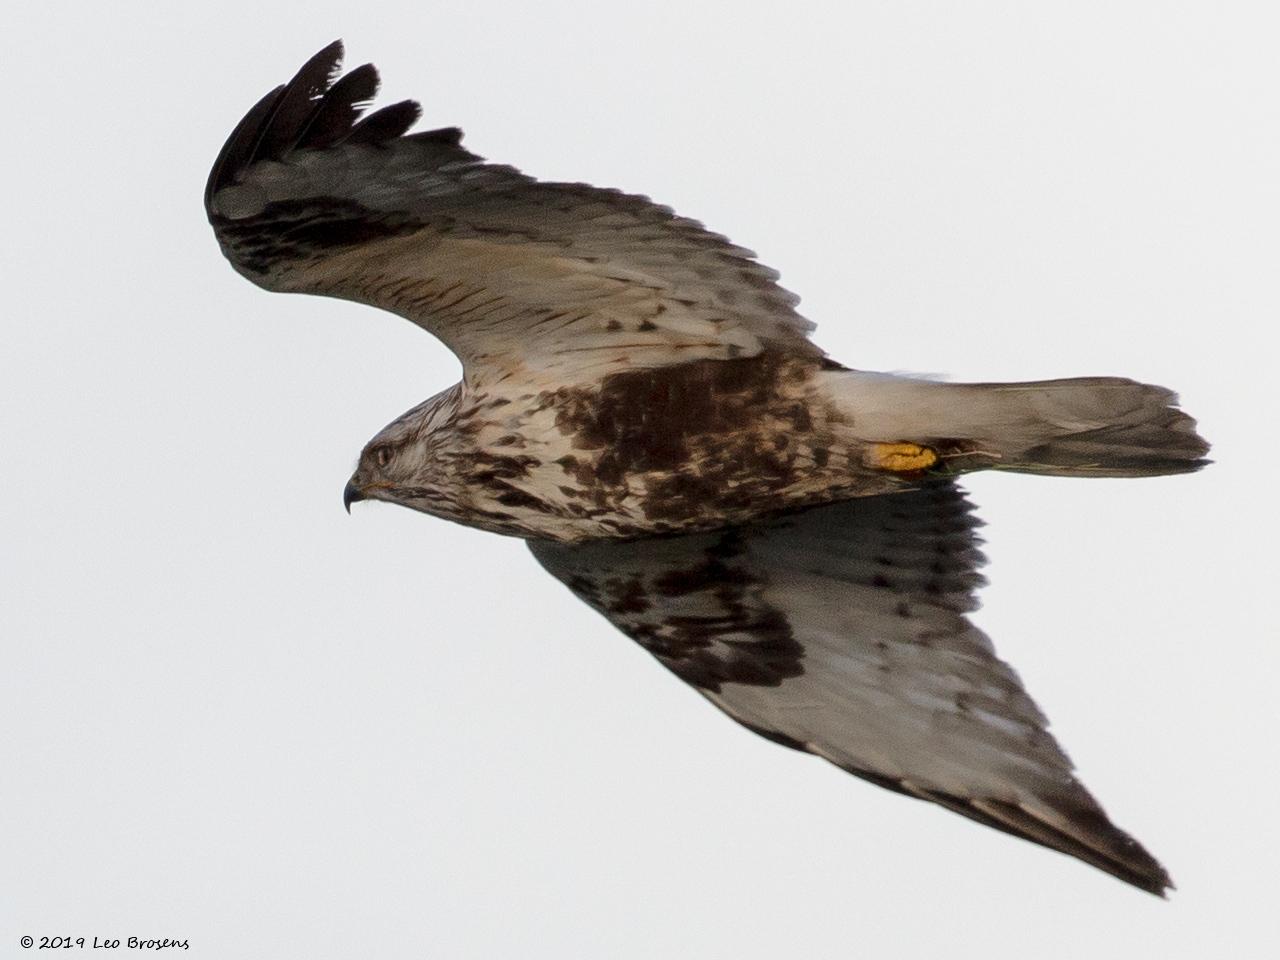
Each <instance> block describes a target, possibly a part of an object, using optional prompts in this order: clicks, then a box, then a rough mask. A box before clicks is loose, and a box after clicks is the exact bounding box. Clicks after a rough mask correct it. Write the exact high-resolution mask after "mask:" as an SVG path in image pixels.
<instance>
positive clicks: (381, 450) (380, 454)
mask: <svg viewBox="0 0 1280 960" xmlns="http://www.w3.org/2000/svg"><path fill="white" fill-rule="evenodd" d="M373 460H374V462H375V463H376V464H377V465H378V466H380V467H385V466H386V465H387V464H388V463H390V462H391V448H390V447H376V448H375V449H374V451H373Z"/></svg>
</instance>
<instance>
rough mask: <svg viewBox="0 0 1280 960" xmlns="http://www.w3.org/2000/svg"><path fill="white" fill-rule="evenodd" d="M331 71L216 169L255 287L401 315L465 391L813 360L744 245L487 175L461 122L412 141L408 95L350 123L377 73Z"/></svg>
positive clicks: (274, 95)
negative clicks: (521, 371)
mask: <svg viewBox="0 0 1280 960" xmlns="http://www.w3.org/2000/svg"><path fill="white" fill-rule="evenodd" d="M341 57H342V45H341V43H340V42H335V43H333V44H331V45H329V46H328V47H326V48H325V49H324V50H321V51H320V52H319V53H318V54H316V55H315V56H314V57H312V58H311V60H310V61H308V62H307V64H306V65H305V66H303V68H302V69H301V70H300V71H299V72H298V74H297V76H295V77H294V78H293V80H292V81H290V82H289V83H288V84H286V85H284V86H280V87H277V88H276V89H275V90H273V91H271V93H269V94H267V95H266V96H265V97H264V98H263V99H262V100H261V101H259V102H258V104H257V105H256V106H255V107H254V108H253V109H252V110H250V111H249V113H248V114H247V115H246V116H245V118H244V119H243V120H242V121H241V122H240V124H239V126H237V127H236V129H235V131H234V132H233V133H232V134H231V137H230V139H228V140H227V143H226V145H225V146H224V147H223V148H222V152H221V153H220V154H219V156H218V159H217V161H216V162H215V163H214V166H213V170H212V171H211V173H210V175H209V182H208V187H207V188H206V191H205V206H206V208H207V210H208V214H209V220H210V222H211V223H212V224H213V227H214V231H215V232H216V234H217V236H218V242H219V243H220V244H221V245H222V249H223V252H224V253H225V254H226V255H227V258H228V259H229V260H230V261H231V263H232V265H233V266H234V267H235V268H236V269H237V270H238V271H239V272H240V273H242V274H244V275H245V276H246V277H248V278H249V279H250V280H252V281H253V282H254V283H257V284H259V285H260V286H263V287H265V288H267V289H269V290H282V291H292V292H301V293H316V294H325V295H329V296H335V297H342V298H345V299H349V300H357V301H360V302H362V303H369V304H372V305H374V306H377V307H382V308H383V309H386V310H391V311H393V312H395V313H398V314H401V315H402V316H404V317H407V318H408V319H410V320H412V321H413V322H414V323H417V324H419V325H420V326H422V327H424V328H426V329H427V330H429V331H431V332H432V333H434V334H435V335H436V336H438V337H439V338H440V339H441V340H443V341H444V342H445V343H446V344H448V345H449V347H450V348H451V349H453V351H454V352H455V353H457V354H458V355H459V357H460V358H461V359H462V361H463V363H464V365H465V367H466V368H467V373H468V376H469V377H473V378H484V377H488V376H494V377H498V376H503V375H506V374H509V373H510V372H511V371H512V369H513V368H518V367H526V368H529V369H531V370H535V371H545V370H553V371H555V373H556V375H557V376H558V377H560V378H561V379H563V380H569V381H573V380H581V379H587V378H594V377H595V376H596V375H598V374H599V372H600V370H602V369H617V368H618V367H619V366H621V367H626V366H634V367H654V366H663V365H666V364H670V363H681V362H685V361H688V360H698V359H707V358H713V359H725V358H730V357H738V356H753V355H755V354H757V353H760V352H761V351H762V350H764V349H766V348H769V347H772V348H774V349H783V350H787V351H791V352H795V353H801V354H804V355H807V356H812V357H814V358H817V357H820V356H821V352H820V351H819V350H818V348H817V347H815V346H814V345H813V344H811V343H810V342H809V341H808V340H807V339H806V336H807V333H808V331H809V330H810V329H811V327H812V325H811V324H810V323H809V322H808V321H806V320H804V319H803V318H801V317H800V316H799V314H797V313H796V312H795V309H794V308H795V304H796V302H797V299H796V297H794V296H793V295H792V294H790V293H788V292H786V291H785V290H783V289H782V288H781V287H779V286H777V284H776V283H775V282H774V281H775V280H776V279H777V274H776V273H775V272H774V271H772V270H770V269H769V268H767V267H765V266H762V265H761V264H759V263H757V262H756V261H755V260H754V259H753V258H754V254H752V253H751V251H749V250H744V249H743V248H741V247H736V246H734V245H732V244H731V243H729V242H728V241H727V240H726V239H725V238H724V237H722V236H719V235H717V234H714V233H710V232H708V231H707V230H705V229H704V228H703V227H702V225H701V224H699V223H697V222H696V221H694V220H689V219H687V218H685V217H679V216H676V215H675V214H674V213H673V212H672V211H671V209H670V208H668V207H663V206H659V205H657V204H655V203H652V202H650V201H649V200H648V199H647V198H645V197H639V196H633V195H629V194H625V193H621V192H619V191H617V190H602V189H599V188H597V187H592V186H589V185H587V184H582V183H540V182H538V181H537V180H534V179H533V178H531V177H527V176H525V175H524V174H522V173H520V172H519V171H517V170H515V169H513V168H512V167H508V166H500V165H497V164H491V163H486V162H485V161H484V160H482V159H481V158H480V157H477V156H476V155H475V154H473V153H470V152H468V151H467V150H466V149H464V148H463V147H462V146H461V139H462V131H460V130H458V129H456V128H448V129H440V130H429V131H426V132H423V133H415V134H408V133H406V131H407V130H408V129H409V127H410V126H412V125H413V123H414V122H415V121H416V120H417V118H418V115H419V112H420V111H419V107H418V105H417V104H416V103H413V102H412V101H404V102H402V103H397V104H393V105H391V106H388V107H384V108H382V109H381V110H378V111H377V112H375V113H372V114H370V115H369V116H367V117H365V118H364V119H363V120H357V118H358V117H359V116H360V113H361V111H362V108H363V106H364V105H365V104H366V103H367V102H368V101H369V100H371V99H372V97H373V95H374V93H375V91H376V90H377V86H378V75H377V72H376V71H375V70H374V68H373V67H372V66H371V65H368V64H366V65H364V66H362V67H358V68H356V69H355V70H353V71H351V72H350V73H348V74H347V75H346V76H344V77H342V78H341V79H338V80H336V82H335V77H336V76H337V73H338V68H339V64H340V61H341Z"/></svg>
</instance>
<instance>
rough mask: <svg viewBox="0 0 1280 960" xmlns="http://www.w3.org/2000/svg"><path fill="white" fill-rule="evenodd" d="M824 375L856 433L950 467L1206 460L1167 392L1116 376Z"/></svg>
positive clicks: (1102, 468)
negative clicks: (982, 379) (945, 378)
mask: <svg viewBox="0 0 1280 960" xmlns="http://www.w3.org/2000/svg"><path fill="white" fill-rule="evenodd" d="M825 376H827V377H829V378H830V379H829V380H828V381H827V387H828V389H829V395H830V397H831V399H832V400H833V402H834V403H835V404H836V407H837V409H839V410H841V411H842V412H844V413H845V414H846V416H847V417H848V418H849V419H850V420H851V421H852V425H853V429H854V431H855V432H856V434H857V436H858V437H859V439H863V440H871V441H876V442H886V443H894V442H904V441H906V442H912V443H918V444H921V445H922V446H928V447H931V448H933V449H934V450H936V451H937V452H938V453H939V454H940V456H941V457H942V458H943V460H944V462H945V463H946V464H947V465H948V466H950V467H951V468H953V469H956V470H971V469H980V468H993V469H998V470H1011V471H1016V472H1018V473H1039V474H1047V475H1050V476H1060V477H1155V476H1162V475H1164V474H1171V473H1190V472H1192V471H1193V470H1199V469H1200V468H1201V467H1203V466H1204V465H1205V464H1206V463H1208V462H1209V461H1207V460H1206V459H1204V456H1205V454H1206V453H1208V452H1209V445H1208V444H1207V443H1206V442H1205V441H1204V440H1203V439H1201V438H1200V436H1199V435H1198V434H1197V433H1196V422H1195V420H1193V419H1192V418H1191V417H1190V416H1188V415H1187V414H1185V413H1183V412H1182V411H1181V410H1179V409H1178V406H1177V403H1178V398H1177V395H1176V394H1174V393H1173V391H1171V390H1167V389H1165V388H1164V387H1156V386H1151V385H1149V384H1145V383H1137V382H1135V381H1133V380H1126V379H1123V378H1121V377H1081V378H1077V379H1071V380H1040V381H1034V382H1028V383H941V382H936V381H932V380H915V379H911V378H908V377H898V376H892V375H889V374H873V373H862V372H860V371H852V370H851V371H833V372H831V373H828V374H825Z"/></svg>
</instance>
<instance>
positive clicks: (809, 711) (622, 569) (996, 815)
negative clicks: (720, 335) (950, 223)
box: [530, 483, 1171, 893]
mask: <svg viewBox="0 0 1280 960" xmlns="http://www.w3.org/2000/svg"><path fill="white" fill-rule="evenodd" d="M969 514H970V507H969V504H968V503H967V501H966V500H965V499H964V497H963V495H962V494H961V493H960V492H959V491H958V490H957V489H956V488H955V487H954V486H952V485H951V484H949V483H944V484H938V485H934V486H930V487H926V488H923V489H919V490H914V491H909V492H904V493H899V494H891V495H888V496H880V497H864V498H860V499H856V500H852V501H848V502H845V503H839V504H834V505H830V506H822V507H817V508H814V509H811V510H807V511H804V512H800V513H794V514H789V515H783V516H781V517H777V518H775V519H772V520H767V521H763V522H759V523H755V524H751V525H748V526H744V527H738V528H731V529H728V530H723V531H717V532H714V533H708V534H697V535H691V536H680V537H671V538H652V539H646V540H633V541H624V542H603V541H601V542H594V543H587V544H582V545H577V546H575V545H567V544H557V543H550V542H544V541H531V542H530V547H531V548H532V549H533V553H534V556H536V557H537V558H538V560H539V561H540V562H541V563H542V565H543V566H544V567H546V568H547V570H549V571H550V572H551V573H552V574H553V575H555V576H556V577H557V578H559V579H560V580H563V581H564V582H565V583H566V584H568V586H569V587H570V588H571V589H572V590H573V591H574V592H575V593H576V594H577V595H578V596H579V597H581V598H582V599H583V600H585V601H586V602H587V603H588V604H590V605H591V606H592V607H594V608H595V609H596V610H598V611H599V612H600V613H602V614H604V615H605V616H606V617H608V618H609V620H611V621H612V622H613V623H614V624H615V625H616V626H617V627H618V628H619V629H621V630H622V631H623V632H624V633H626V634H628V635H629V636H631V637H633V638H634V639H635V640H637V641H639V642H640V644H641V645H642V646H644V647H645V649H647V650H648V651H649V652H650V653H652V654H653V655H654V656H656V657H657V658H658V659H659V660H661V661H662V663H663V664H664V665H665V666H667V667H668V668H669V669H670V670H671V671H672V672H674V673H675V674H676V675H677V676H679V677H680V678H681V679H683V680H685V681H687V682H688V683H690V684H692V685H693V686H695V687H696V688H697V689H698V690H699V692H701V693H702V694H703V695H705V696H706V697H707V698H708V699H709V700H711V701H712V702H713V703H714V704H715V705H716V706H718V707H719V708H720V709H721V710H723V711H725V713H727V714H729V715H730V716H731V717H733V718H734V719H735V720H737V721H738V722H739V723H741V724H743V725H744V726H747V727H749V728H751V729H752V730H755V731H756V732H757V733H760V734H762V735H764V736H765V737H768V738H769V739H771V740H775V741H777V742H779V743H782V744H784V745H786V746H789V747H794V748H796V749H799V750H807V751H809V752H811V753H815V754H818V755H819V756H822V757H825V758H826V759H828V760H830V761H831V762H832V763H835V764H836V765H838V766H840V767H842V768H844V769H845V770H848V771H849V772H850V773H854V774H857V775H858V776H860V777H865V778H866V779H868V780H871V781H873V782H875V783H877V784H879V785H881V786H884V787H889V788H890V789H893V790H898V791H900V792H903V793H906V794H909V795H911V796H915V797H919V798H921V799H924V800H932V801H933V802H935V803H938V804H941V805H942V806H944V807H947V808H948V809H950V810H954V811H955V812H957V813H961V814H963V815H965V816H967V817H972V818H973V819H975V820H978V821H980V822H982V823H985V824H987V825H988V826H992V827H995V828H997V829H999V830H1004V831H1006V832H1009V833H1012V834H1015V835H1017V836H1020V837H1024V838H1026V839H1028V840H1032V841H1034V842H1036V843H1040V844H1043V845H1045V846H1047V847H1051V848H1053V849H1056V850H1060V851H1062V852H1063V853H1067V854H1070V855H1071V856H1074V857H1078V858H1079V859H1081V860H1084V861H1085V862H1087V863H1090V864H1093V865H1094V866H1096V867H1098V868H1100V869H1102V870H1105V871H1107V872H1108V873H1110V874H1113V875H1114V876H1116V877H1119V878H1120V879H1121V880H1124V881H1126V882H1128V883H1131V884H1134V885H1135V886H1138V887H1141V888H1142V889H1144V890H1148V891H1151V892H1152V893H1162V892H1163V890H1164V889H1165V888H1166V887H1168V886H1171V882H1170V880H1169V876H1168V874H1167V873H1166V872H1165V871H1164V868H1163V867H1161V866H1160V864H1159V863H1157V862H1156V861H1155V860H1154V859H1153V858H1152V857H1151V855H1150V854H1148V853H1147V851H1146V850H1144V849H1143V848H1142V847H1141V846H1140V845H1139V844H1138V843H1137V842H1136V841H1135V840H1133V839H1132V838H1131V837H1129V836H1128V835H1127V834H1125V833H1124V832H1122V831H1121V830H1119V829H1118V828H1116V827H1115V826H1114V825H1113V824H1112V823H1111V821H1110V820H1108V819H1107V816H1106V814H1105V813H1104V812H1103V811H1102V808H1101V807H1100V806H1099V805H1098V803H1097V802H1096V801H1095V800H1094V799H1093V797H1092V796H1090V794H1089V792H1088V791H1087V790H1086V789H1085V788H1084V787H1083V786H1082V785H1081V784H1080V783H1079V782H1078V781H1077V780H1076V779H1075V777H1074V776H1073V775H1072V772H1071V771H1072V767H1071V762H1070V761H1069V760H1068V759H1067V757H1066V755H1065V754H1064V753H1063V752H1062V750H1061V749H1060V748H1059V746H1058V744H1057V743H1056V742H1055V741H1054V739H1053V737H1052V736H1051V735H1050V734H1049V733H1048V732H1047V731H1046V729H1045V727H1046V721H1045V718H1044V716H1043V715H1042V714H1041V713H1040V711H1039V710H1038V709H1037V708H1036V705H1035V704H1034V703H1033V702H1032V701H1031V699H1030V697H1028V696H1027V694H1026V692H1025V691H1024V690H1023V688H1022V684H1021V683H1020V682H1019V681H1018V677H1017V675H1016V674H1014V672H1013V671H1012V670H1011V669H1010V668H1009V667H1008V666H1007V665H1006V664H1005V663H1003V662H1002V661H1001V660H999V659H998V658H997V657H996V656H995V653H994V651H993V650H992V647H991V643H990V641H989V640H988V639H987V637H986V636H985V635H984V634H983V633H982V632H981V631H980V630H978V629H977V628H975V627H974V626H973V625H972V624H970V623H969V621H968V620H967V619H966V618H965V616H964V612H965V611H967V610H970V609H972V608H973V606H974V605H975V602H974V600H973V596H972V594H973V590H974V588H975V587H976V586H977V585H978V584H979V583H981V577H980V576H979V575H978V574H977V573H976V572H975V571H976V568H977V566H978V565H979V564H980V563H981V562H982V555H981V554H980V553H979V552H978V550H977V547H976V543H977V538H976V537H975V536H974V534H973V527H974V526H975V525H976V521H975V520H974V519H973V518H972V517H970V515H969Z"/></svg>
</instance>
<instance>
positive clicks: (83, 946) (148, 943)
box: [18, 937, 189, 950]
mask: <svg viewBox="0 0 1280 960" xmlns="http://www.w3.org/2000/svg"><path fill="white" fill-rule="evenodd" d="M18 942H19V943H20V944H21V945H22V947H23V949H26V950H186V949H187V948H188V946H189V945H188V943H187V941H186V939H185V938H184V939H182V940H175V939H173V938H172V937H150V938H149V937H124V938H121V937H23V938H22V939H21V940H19V941H18Z"/></svg>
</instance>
